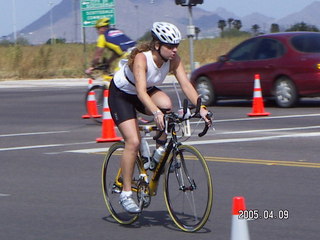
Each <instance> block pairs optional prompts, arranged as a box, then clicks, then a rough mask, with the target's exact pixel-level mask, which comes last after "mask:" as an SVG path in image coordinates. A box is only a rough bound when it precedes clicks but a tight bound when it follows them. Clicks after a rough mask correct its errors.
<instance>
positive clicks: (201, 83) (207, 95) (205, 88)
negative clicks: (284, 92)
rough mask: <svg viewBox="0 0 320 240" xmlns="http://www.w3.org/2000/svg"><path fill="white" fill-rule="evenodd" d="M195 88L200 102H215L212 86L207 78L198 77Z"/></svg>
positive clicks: (209, 103) (208, 103)
mask: <svg viewBox="0 0 320 240" xmlns="http://www.w3.org/2000/svg"><path fill="white" fill-rule="evenodd" d="M196 90H197V92H198V94H199V95H200V97H201V101H202V104H205V105H208V106H210V105H213V104H214V103H215V102H216V96H215V93H214V88H213V86H212V84H211V81H210V79H209V78H207V77H199V78H198V79H197V81H196Z"/></svg>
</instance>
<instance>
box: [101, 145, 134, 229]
mask: <svg viewBox="0 0 320 240" xmlns="http://www.w3.org/2000/svg"><path fill="white" fill-rule="evenodd" d="M123 150H124V143H123V142H117V143H115V144H113V145H112V146H111V147H110V148H109V151H108V152H107V154H106V156H105V159H104V162H103V165H102V192H103V196H104V200H105V203H106V206H107V208H108V210H109V212H110V214H111V215H112V217H113V218H114V219H115V220H116V221H117V222H119V223H121V224H131V223H133V222H134V221H135V220H137V218H138V215H135V214H129V213H128V212H126V211H125V210H124V209H123V208H122V206H121V205H120V203H119V197H120V193H121V191H122V182H123V181H122V176H121V168H120V159H121V156H122V154H123ZM135 171H137V167H136V168H135ZM134 176H139V174H134ZM134 182H136V181H134V180H133V184H134ZM135 195H136V194H133V196H135ZM135 201H136V202H137V199H135Z"/></svg>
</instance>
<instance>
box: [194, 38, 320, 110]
mask: <svg viewBox="0 0 320 240" xmlns="http://www.w3.org/2000/svg"><path fill="white" fill-rule="evenodd" d="M255 74H260V83H261V89H262V95H263V97H267V98H273V99H275V101H276V104H277V105H278V106H279V107H293V106H294V105H295V104H296V103H297V101H298V100H299V98H300V97H317V96H320V33H316V32H284V33H274V34H266V35H260V36H257V37H253V38H250V39H248V40H245V41H244V42H242V43H240V44H239V45H238V46H236V47H235V48H233V49H232V50H231V51H230V52H229V53H227V54H226V55H223V56H220V57H219V58H218V61H217V62H215V63H210V64H207V65H204V66H202V67H200V68H198V69H196V70H195V71H193V73H192V75H191V81H192V83H193V84H194V85H195V87H196V89H197V91H198V93H199V94H200V95H201V98H202V100H203V103H204V104H207V105H213V104H214V103H215V102H216V101H217V100H219V99H225V98H228V99H230V98H242V99H243V98H246V99H249V98H252V96H253V87H254V76H255Z"/></svg>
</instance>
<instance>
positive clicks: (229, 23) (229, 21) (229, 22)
mask: <svg viewBox="0 0 320 240" xmlns="http://www.w3.org/2000/svg"><path fill="white" fill-rule="evenodd" d="M233 21H234V19H233V18H228V26H229V29H231V24H232V22H233Z"/></svg>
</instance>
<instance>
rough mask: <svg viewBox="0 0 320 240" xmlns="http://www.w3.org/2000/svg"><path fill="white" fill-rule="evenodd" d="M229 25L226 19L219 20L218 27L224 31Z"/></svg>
mask: <svg viewBox="0 0 320 240" xmlns="http://www.w3.org/2000/svg"><path fill="white" fill-rule="evenodd" d="M226 26H227V24H226V21H225V20H219V21H218V28H220V29H221V32H223V29H224V28H225V27H226Z"/></svg>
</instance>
